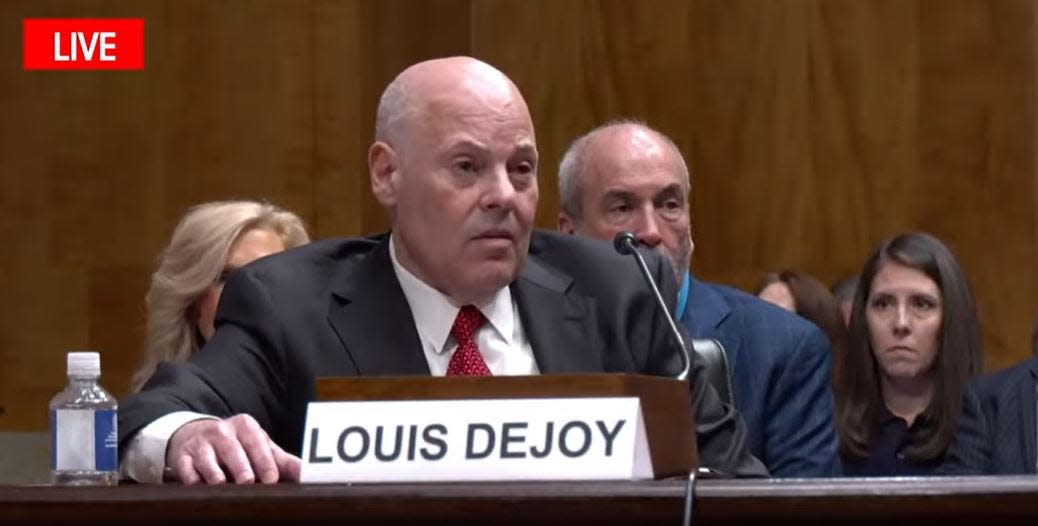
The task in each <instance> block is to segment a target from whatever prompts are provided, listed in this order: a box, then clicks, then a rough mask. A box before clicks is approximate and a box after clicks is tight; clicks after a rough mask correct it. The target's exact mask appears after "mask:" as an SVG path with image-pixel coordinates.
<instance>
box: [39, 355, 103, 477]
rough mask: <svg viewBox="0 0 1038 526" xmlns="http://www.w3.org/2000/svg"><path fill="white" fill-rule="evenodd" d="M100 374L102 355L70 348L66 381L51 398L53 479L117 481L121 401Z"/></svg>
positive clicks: (51, 461)
mask: <svg viewBox="0 0 1038 526" xmlns="http://www.w3.org/2000/svg"><path fill="white" fill-rule="evenodd" d="M100 377H101V356H100V355H98V354H97V353H96V352H70V353H68V385H67V386H65V390H64V391H62V392H60V393H58V394H57V395H56V396H55V397H54V398H53V399H52V400H51V401H50V443H51V453H50V467H51V482H52V483H53V484H55V485H61V486H113V485H115V484H117V483H118V482H119V465H118V461H119V460H118V459H119V455H118V451H117V448H118V447H119V435H118V433H117V431H116V410H117V409H118V404H117V403H116V401H115V398H113V397H112V395H110V394H108V391H105V390H104V389H103V388H102V387H101V386H100V385H98V383H97V381H98V379H99V378H100Z"/></svg>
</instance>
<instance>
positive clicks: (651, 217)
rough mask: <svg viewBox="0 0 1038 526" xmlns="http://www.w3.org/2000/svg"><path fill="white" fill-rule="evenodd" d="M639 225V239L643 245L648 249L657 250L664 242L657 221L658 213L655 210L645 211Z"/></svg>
mask: <svg viewBox="0 0 1038 526" xmlns="http://www.w3.org/2000/svg"><path fill="white" fill-rule="evenodd" d="M639 223H640V224H639V225H638V239H640V240H641V242H642V243H644V244H645V245H646V246H648V247H651V248H655V247H656V246H657V245H659V244H660V243H662V242H663V236H662V235H660V227H659V221H658V220H657V219H656V213H655V212H654V211H653V210H643V211H642V214H641V220H640V221H639Z"/></svg>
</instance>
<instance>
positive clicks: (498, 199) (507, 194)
mask: <svg viewBox="0 0 1038 526" xmlns="http://www.w3.org/2000/svg"><path fill="white" fill-rule="evenodd" d="M486 184H487V188H486V190H485V191H484V192H483V197H482V199H481V204H482V205H483V208H485V209H488V210H490V209H497V208H503V209H506V210H508V209H511V208H512V207H513V206H514V204H515V196H516V190H515V185H514V184H513V183H512V179H511V177H509V176H508V170H507V169H506V168H505V167H504V166H501V167H498V168H495V169H494V170H493V172H492V173H491V174H489V176H488V180H487V183H486Z"/></svg>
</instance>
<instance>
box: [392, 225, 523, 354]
mask: <svg viewBox="0 0 1038 526" xmlns="http://www.w3.org/2000/svg"><path fill="white" fill-rule="evenodd" d="M389 257H390V259H391V260H392V262H393V272H394V273H396V278H397V281H399V282H400V288H401V289H403V291H404V297H405V298H406V299H407V303H408V305H410V306H411V313H412V314H413V315H414V321H415V325H416V327H417V329H418V336H419V337H420V338H421V339H422V341H423V342H426V343H429V344H430V345H431V346H432V348H433V350H435V351H436V352H437V353H443V352H444V351H445V350H446V349H447V338H448V337H449V336H450V332H451V326H452V325H454V318H456V317H457V316H458V311H459V310H461V305H456V304H454V302H453V301H451V299H450V298H449V297H448V296H447V295H446V294H444V293H442V292H440V291H438V290H436V289H434V288H432V287H430V286H429V285H428V284H426V283H425V282H424V281H422V280H420V279H418V277H417V276H415V275H414V274H412V273H411V272H410V271H408V270H407V269H406V268H404V266H403V265H401V264H400V261H399V260H397V257H396V243H395V240H394V238H393V235H392V234H390V235H389ZM475 307H476V308H477V309H479V311H480V312H481V313H483V316H484V317H485V318H486V319H487V321H488V322H490V325H491V326H492V327H493V329H494V331H496V332H497V334H498V335H499V336H500V337H501V338H502V339H503V340H504V341H505V342H506V343H507V344H508V345H509V346H510V347H511V346H512V344H513V342H512V333H513V329H514V328H515V316H514V310H513V306H512V291H511V290H510V289H509V288H508V287H502V288H501V289H499V290H498V291H497V292H496V293H495V294H494V296H493V297H492V298H491V299H490V301H488V302H487V303H485V304H482V305H476V306H475Z"/></svg>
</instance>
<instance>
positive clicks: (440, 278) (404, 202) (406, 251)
mask: <svg viewBox="0 0 1038 526" xmlns="http://www.w3.org/2000/svg"><path fill="white" fill-rule="evenodd" d="M368 168H369V172H370V175H371V189H372V193H373V194H374V195H375V198H376V199H378V201H379V203H381V204H382V206H384V207H385V208H386V210H387V211H388V212H389V217H390V223H391V226H392V231H393V234H392V240H393V247H394V251H395V252H394V254H395V256H396V258H397V261H398V262H399V263H400V265H401V266H402V267H403V268H405V269H406V270H408V271H409V272H410V273H411V274H413V275H414V276H416V277H417V278H418V279H420V280H421V281H423V282H424V283H425V284H426V285H429V286H431V287H433V288H434V289H437V290H439V291H440V292H442V293H444V294H445V295H447V296H448V297H449V298H450V299H451V300H452V301H455V302H457V304H458V305H459V306H460V305H465V304H469V303H472V304H476V305H479V303H480V302H481V301H483V300H485V299H487V298H489V297H491V296H493V295H494V294H496V293H497V292H498V291H500V290H501V289H502V288H503V287H506V286H507V285H508V284H509V283H511V282H512V280H514V279H515V277H516V276H517V275H518V273H519V270H520V267H521V266H522V262H523V260H524V258H525V257H526V253H527V251H528V249H529V245H530V236H531V233H532V229H533V216H534V213H535V212H536V209H537V198H538V194H537V147H536V145H535V140H534V134H533V124H532V122H531V120H530V112H529V110H528V109H527V107H526V102H525V101H523V97H522V95H520V94H519V90H518V89H516V87H515V84H513V83H512V81H511V80H509V79H508V77H506V76H505V75H504V74H503V73H501V72H500V71H498V70H497V69H495V68H493V67H492V66H490V65H488V64H486V63H483V62H480V61H478V60H476V59H473V58H468V57H453V58H446V59H437V60H430V61H426V62H422V63H420V64H416V65H414V66H411V67H410V68H407V70H405V71H404V72H403V73H401V74H400V75H399V76H398V77H397V78H396V79H394V80H393V82H392V83H390V85H389V86H388V87H387V88H386V92H385V94H383V96H382V100H381V101H380V103H379V108H378V114H377V119H376V130H375V143H374V144H372V146H371V148H370V149H369V150H368Z"/></svg>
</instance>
